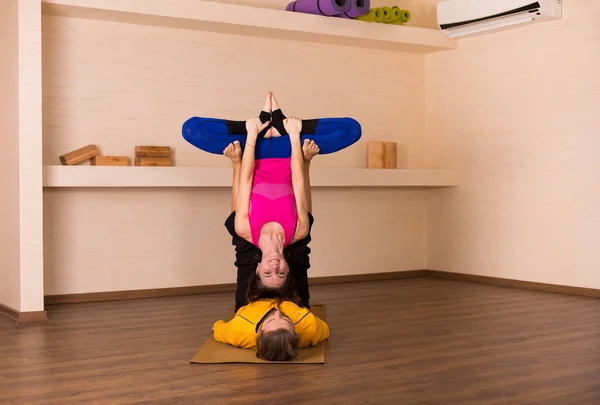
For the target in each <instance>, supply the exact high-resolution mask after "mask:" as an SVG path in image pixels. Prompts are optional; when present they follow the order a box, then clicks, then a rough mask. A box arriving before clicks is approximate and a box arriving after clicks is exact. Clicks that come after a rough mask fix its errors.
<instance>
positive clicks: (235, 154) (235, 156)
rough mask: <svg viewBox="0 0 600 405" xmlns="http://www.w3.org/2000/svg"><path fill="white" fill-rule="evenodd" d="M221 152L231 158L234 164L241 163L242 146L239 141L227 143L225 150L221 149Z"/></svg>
mask: <svg viewBox="0 0 600 405" xmlns="http://www.w3.org/2000/svg"><path fill="white" fill-rule="evenodd" d="M223 154H224V155H225V156H227V157H228V158H229V159H231V163H232V164H234V165H235V164H239V163H242V147H241V146H240V142H239V141H234V142H233V143H230V144H229V145H227V147H226V148H225V150H223Z"/></svg>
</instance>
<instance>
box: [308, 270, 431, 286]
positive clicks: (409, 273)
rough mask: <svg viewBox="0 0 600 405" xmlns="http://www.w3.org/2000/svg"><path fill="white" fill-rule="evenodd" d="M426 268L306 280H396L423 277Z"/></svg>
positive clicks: (323, 281) (312, 282) (310, 281)
mask: <svg viewBox="0 0 600 405" xmlns="http://www.w3.org/2000/svg"><path fill="white" fill-rule="evenodd" d="M426 272H427V270H404V271H393V272H389V273H370V274H350V275H343V276H324V277H311V278H310V279H309V280H308V281H309V283H310V285H311V286H313V285H326V284H345V283H363V282H367V281H382V280H398V279H403V278H417V277H425V274H426Z"/></svg>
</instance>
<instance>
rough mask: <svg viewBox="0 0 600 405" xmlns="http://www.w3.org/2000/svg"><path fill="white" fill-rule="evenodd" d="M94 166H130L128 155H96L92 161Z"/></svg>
mask: <svg viewBox="0 0 600 405" xmlns="http://www.w3.org/2000/svg"><path fill="white" fill-rule="evenodd" d="M90 165H92V166H129V158H128V157H127V156H94V157H93V158H92V160H91V161H90Z"/></svg>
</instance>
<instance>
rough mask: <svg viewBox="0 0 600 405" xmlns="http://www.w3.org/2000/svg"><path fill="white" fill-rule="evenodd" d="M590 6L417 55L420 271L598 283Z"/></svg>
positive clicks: (596, 54) (599, 68) (599, 149)
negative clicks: (427, 178) (421, 128)
mask: <svg viewBox="0 0 600 405" xmlns="http://www.w3.org/2000/svg"><path fill="white" fill-rule="evenodd" d="M599 14H600V2H598V1H596V0H578V1H575V0H567V1H565V2H564V19H563V20H562V21H559V22H551V23H544V24H539V25H534V26H530V27H526V28H521V29H517V30H511V31H506V32H502V33H497V34H493V35H489V36H486V37H480V38H477V39H471V40H466V41H462V42H461V45H460V48H461V49H460V50H458V51H454V52H445V53H439V54H433V55H429V56H428V57H427V59H426V66H427V69H426V72H427V76H426V77H427V93H426V94H427V96H426V99H427V113H426V123H427V126H426V136H427V138H426V141H427V164H428V165H429V166H431V167H443V168H457V169H461V170H462V172H463V180H462V181H461V187H460V189H456V190H446V191H440V192H434V193H432V194H431V198H430V201H429V204H428V227H427V238H428V244H427V252H428V254H427V257H428V260H427V267H428V268H434V269H441V270H447V271H456V272H461V273H471V274H482V275H488V276H498V277H506V278H511V279H518V280H528V281H537V282H547V283H556V284H564V285H572V286H581V287H590V288H600V277H598V255H597V252H598V245H599V244H600V209H599V207H600V176H599V175H598V173H599V169H600V158H599V156H600V155H599V153H600V136H599V132H598V131H599V130H598V129H599V128H600V114H599V113H598V111H599V106H600V29H598V25H597V16H598V15H599Z"/></svg>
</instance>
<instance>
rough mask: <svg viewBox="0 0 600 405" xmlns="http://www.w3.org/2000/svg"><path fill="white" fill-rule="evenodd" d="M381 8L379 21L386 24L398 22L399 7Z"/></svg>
mask: <svg viewBox="0 0 600 405" xmlns="http://www.w3.org/2000/svg"><path fill="white" fill-rule="evenodd" d="M382 8H383V9H384V10H383V21H381V22H384V23H387V22H390V21H395V20H398V19H399V18H400V7H398V6H393V7H382ZM386 9H387V10H386Z"/></svg>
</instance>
